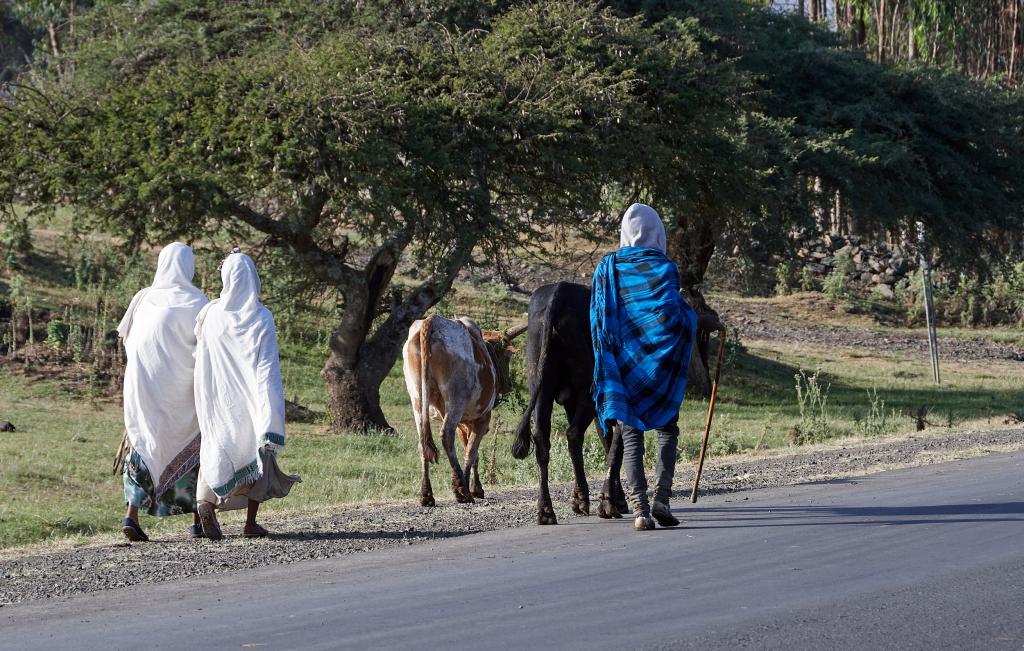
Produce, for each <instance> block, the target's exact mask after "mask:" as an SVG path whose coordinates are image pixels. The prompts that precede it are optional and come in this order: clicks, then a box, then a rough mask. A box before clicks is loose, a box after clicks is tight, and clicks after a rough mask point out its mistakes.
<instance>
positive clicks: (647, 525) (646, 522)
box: [633, 515, 654, 531]
mask: <svg viewBox="0 0 1024 651" xmlns="http://www.w3.org/2000/svg"><path fill="white" fill-rule="evenodd" d="M633 529H635V530H636V531H654V518H652V517H651V516H649V515H638V516H636V520H633Z"/></svg>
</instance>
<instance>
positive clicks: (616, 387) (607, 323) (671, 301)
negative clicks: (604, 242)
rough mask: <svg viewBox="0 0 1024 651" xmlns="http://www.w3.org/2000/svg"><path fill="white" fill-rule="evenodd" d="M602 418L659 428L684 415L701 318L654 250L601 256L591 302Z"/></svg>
mask: <svg viewBox="0 0 1024 651" xmlns="http://www.w3.org/2000/svg"><path fill="white" fill-rule="evenodd" d="M590 334H591V338H592V339H593V342H594V358H595V359H594V361H595V364H594V389H595V390H594V401H595V402H596V404H597V415H598V423H600V424H601V425H602V426H604V425H605V423H607V422H608V421H610V420H618V421H622V422H623V423H625V424H626V425H630V426H632V427H635V428H637V429H640V430H643V431H647V430H651V429H657V428H658V427H661V426H663V425H666V424H668V423H669V422H670V421H672V420H673V419H674V418H676V416H677V415H678V413H679V405H680V404H681V403H682V401H683V392H684V391H685V390H686V375H687V371H688V369H689V365H690V353H691V352H692V350H693V342H694V341H695V340H696V336H697V316H696V314H695V313H694V311H693V310H692V309H691V308H690V306H689V305H687V303H686V300H685V299H683V297H682V296H681V295H680V294H679V272H678V270H677V269H676V265H675V264H673V263H672V261H671V260H669V259H668V258H667V257H665V254H664V253H661V252H660V251H658V250H656V249H639V248H635V247H624V248H621V249H619V250H618V251H617V252H615V253H610V254H608V255H606V256H605V257H604V259H603V260H601V262H600V264H598V265H597V270H595V271H594V292H593V294H592V296H591V299H590Z"/></svg>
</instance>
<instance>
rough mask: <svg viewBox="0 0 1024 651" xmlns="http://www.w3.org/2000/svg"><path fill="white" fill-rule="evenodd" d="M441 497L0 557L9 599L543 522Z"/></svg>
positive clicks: (928, 445)
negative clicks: (204, 534)
mask: <svg viewBox="0 0 1024 651" xmlns="http://www.w3.org/2000/svg"><path fill="white" fill-rule="evenodd" d="M1021 448H1024V429H1020V428H1015V429H1003V430H994V431H984V432H978V431H965V432H950V431H939V430H935V431H932V432H928V433H922V434H919V435H917V436H914V437H910V438H904V439H889V440H868V441H852V440H849V441H845V442H844V441H837V442H834V443H833V444H831V445H830V446H828V447H825V446H823V447H818V448H808V449H803V450H799V451H798V452H796V453H795V454H794V453H786V452H787V451H781V452H780V453H771V454H766V455H765V456H760V457H752V456H742V455H741V456H733V457H723V458H721V459H717V460H712V461H711V462H710V463H709V464H708V465H707V466H706V470H705V474H704V479H703V480H702V486H703V487H705V488H707V489H708V492H714V493H722V492H733V491H744V490H749V489H755V488H764V487H769V486H779V485H784V484H794V483H802V482H806V481H817V480H828V479H839V478H843V477H851V476H858V475H863V474H866V473H868V472H875V471H878V470H883V469H888V468H894V467H904V466H910V465H922V464H927V463H935V462H939V461H944V460H948V459H951V458H956V457H961V458H962V457H964V456H974V455H978V454H986V453H991V452H997V451H1008V450H1015V449H1021ZM691 482H692V467H691V464H684V466H683V468H682V469H681V472H680V474H679V476H678V477H677V480H676V486H677V495H676V498H675V501H674V503H675V506H676V508H677V509H678V510H679V511H681V512H682V513H683V515H684V517H685V509H686V505H687V504H688V500H687V499H686V497H687V496H688V491H687V489H686V488H685V487H687V486H689V484H690V483H691ZM591 487H592V489H599V486H598V484H597V482H596V481H592V482H591ZM740 494H742V493H740ZM552 496H553V498H554V500H555V502H556V507H555V508H556V511H557V513H558V517H559V519H560V520H562V521H566V520H568V519H570V518H573V517H578V516H574V515H572V514H571V513H570V512H569V510H568V507H567V504H568V499H569V487H568V486H566V485H562V486H553V487H552ZM439 503H440V504H441V506H439V507H437V508H434V509H425V508H422V507H420V506H419V505H418V504H415V503H413V502H403V503H397V504H370V505H357V506H347V507H342V508H340V509H338V510H337V511H335V512H332V513H331V514H324V515H302V516H277V517H274V516H273V515H272V514H268V517H267V519H266V524H267V525H268V527H269V528H270V529H271V530H272V531H274V535H273V536H272V537H271V538H269V539H266V540H247V539H243V538H241V537H239V536H238V535H232V534H237V532H238V530H239V529H240V523H239V522H238V521H237V519H234V518H233V519H232V520H231V521H230V522H229V523H227V524H226V526H225V530H226V533H227V534H228V537H227V538H226V539H225V540H224V541H223V542H221V543H211V542H209V541H206V540H199V541H194V540H188V539H186V538H185V536H184V533H182V534H181V535H174V536H168V537H166V538H161V539H158V540H155V541H154V542H151V543H149V544H134V545H129V544H127V543H125V542H123V541H121V540H119V539H117V538H114V537H112V536H103V537H98V538H97V539H95V541H94V542H92V543H90V544H88V545H86V546H84V547H80V548H76V549H70V550H59V551H53V550H50V551H45V550H44V551H40V549H39V548H38V547H37V548H28V549H24V550H7V551H5V552H3V555H2V556H0V558H3V559H4V560H0V606H2V605H9V604H13V603H18V602H22V601H29V600H34V599H44V598H54V597H65V596H69V595H73V594H78V593H85V592H93V591H96V590H107V589H111V588H117V587H123V586H128V585H134V584H145V583H154V582H160V581H169V580H173V579H176V578H180V577H186V576H197V575H208V574H217V573H221V572H232V571H237V570H245V569H249V568H255V567H261V566H265V565H275V564H284V563H294V562H296V561H302V560H308V559H319V558H329V557H334V556H341V555H345V554H353V553H358V552H362V551H369V550H374V549H381V548H384V547H388V546H392V545H411V544H415V543H417V542H424V541H428V540H433V539H438V538H450V537H454V536H462V535H467V534H471V533H476V532H480V531H490V530H495V529H504V528H510V527H523V526H536V525H535V524H534V523H535V517H536V502H535V494H534V491H533V490H532V489H517V490H511V491H504V492H500V493H496V494H494V496H493V498H490V499H487V500H485V501H483V502H478V503H476V504H472V505H458V504H455V503H454V502H453V501H452V500H449V499H444V498H442V499H441V500H439ZM594 508H595V510H596V504H594ZM591 517H594V516H591ZM181 520H182V526H183V527H184V526H185V525H186V524H188V522H186V519H185V518H182V519H181ZM684 526H685V525H684Z"/></svg>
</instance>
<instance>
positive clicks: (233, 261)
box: [219, 252, 264, 327]
mask: <svg viewBox="0 0 1024 651" xmlns="http://www.w3.org/2000/svg"><path fill="white" fill-rule="evenodd" d="M220 280H221V283H222V284H223V286H222V289H221V290H220V301H219V303H220V307H221V309H222V310H224V314H225V316H227V317H228V318H230V319H231V320H232V321H233V322H234V325H235V326H238V327H245V326H247V325H249V324H251V323H252V321H253V319H255V318H257V317H259V316H260V314H261V313H262V311H263V309H264V308H263V304H262V303H260V288H261V287H262V283H261V282H260V276H259V274H258V273H256V265H255V264H254V263H253V261H252V258H250V257H249V256H247V255H246V254H244V253H238V252H233V253H231V254H229V255H228V257H227V258H225V259H224V264H223V265H222V266H221V269H220Z"/></svg>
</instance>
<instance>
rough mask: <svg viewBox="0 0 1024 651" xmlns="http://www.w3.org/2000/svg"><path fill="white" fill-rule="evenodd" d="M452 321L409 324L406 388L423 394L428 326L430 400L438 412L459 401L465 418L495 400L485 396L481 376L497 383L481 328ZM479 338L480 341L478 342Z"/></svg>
mask: <svg viewBox="0 0 1024 651" xmlns="http://www.w3.org/2000/svg"><path fill="white" fill-rule="evenodd" d="M467 321H468V320H463V319H460V320H459V321H452V320H450V319H446V318H445V317H443V316H437V315H435V316H430V317H427V318H426V319H422V320H418V321H416V322H414V323H413V324H412V326H410V327H409V336H408V338H407V339H406V342H405V346H404V347H403V350H402V357H403V371H404V373H405V381H406V388H407V389H408V391H409V394H410V395H411V396H419V395H421V393H420V391H421V388H422V387H421V383H422V382H423V379H424V378H423V377H422V361H423V360H422V356H423V353H424V351H423V343H424V341H423V339H424V337H423V330H424V328H426V330H427V334H426V339H427V341H426V344H427V351H428V352H427V364H426V370H427V377H426V381H427V382H428V387H429V396H430V399H429V402H430V407H431V408H432V411H434V412H436V415H444V414H446V413H447V412H448V403H449V402H452V401H457V402H459V403H462V404H464V405H465V407H466V414H465V417H466V418H471V417H475V415H476V414H477V413H478V412H481V411H482V410H486V409H490V408H491V407H492V406H493V403H494V399H493V397H491V398H490V399H489V400H485V399H484V398H485V397H486V396H482V395H481V394H482V389H483V388H484V387H482V386H481V379H482V378H484V379H487V380H489V382H488V383H489V384H490V385H491V386H493V385H494V371H493V368H491V367H492V366H493V365H492V364H490V363H489V362H490V360H489V359H486V355H487V352H486V348H485V347H484V343H483V338H482V337H481V336H480V333H479V329H478V328H477V327H476V325H475V324H473V323H472V322H468V323H467ZM477 340H479V341H477Z"/></svg>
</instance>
